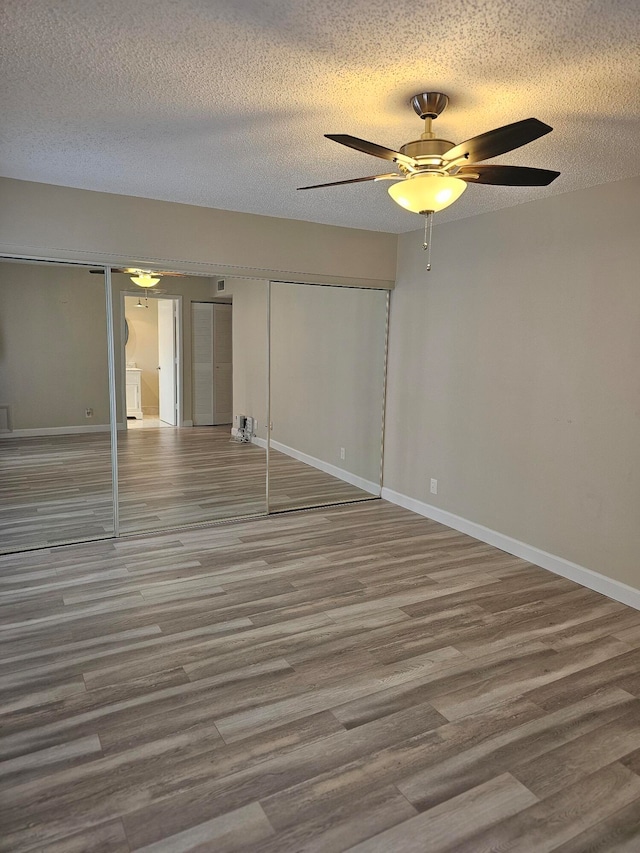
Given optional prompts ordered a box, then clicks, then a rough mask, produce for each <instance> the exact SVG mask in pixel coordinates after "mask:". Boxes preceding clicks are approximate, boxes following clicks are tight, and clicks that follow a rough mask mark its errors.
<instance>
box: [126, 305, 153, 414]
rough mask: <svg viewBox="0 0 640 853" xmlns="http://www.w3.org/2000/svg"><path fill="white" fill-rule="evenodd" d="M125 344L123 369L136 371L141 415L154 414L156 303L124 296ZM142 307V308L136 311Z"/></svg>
mask: <svg viewBox="0 0 640 853" xmlns="http://www.w3.org/2000/svg"><path fill="white" fill-rule="evenodd" d="M124 303H125V317H126V319H127V324H128V326H129V340H128V341H127V345H126V347H125V353H126V360H127V367H129V366H131V367H139V368H140V370H141V371H142V373H141V374H140V389H141V396H142V412H143V414H145V415H157V414H158V301H157V299H153V298H151V299H144V298H143V297H142V296H140V297H138V298H136V297H135V296H125V299H124ZM140 304H142V305H143V306H144V307H143V308H140V307H139V305H140Z"/></svg>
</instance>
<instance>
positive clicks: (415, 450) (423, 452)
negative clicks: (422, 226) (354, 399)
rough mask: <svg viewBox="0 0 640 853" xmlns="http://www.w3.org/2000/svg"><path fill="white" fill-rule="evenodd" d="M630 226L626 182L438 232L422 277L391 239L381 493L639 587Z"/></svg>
mask: <svg viewBox="0 0 640 853" xmlns="http://www.w3.org/2000/svg"><path fill="white" fill-rule="evenodd" d="M476 191H477V192H491V191H492V190H491V188H490V187H486V188H477V189H476V188H472V189H471V190H470V192H476ZM639 222H640V179H635V180H629V181H621V182H618V183H614V184H607V185H603V186H599V187H594V188H592V189H588V190H582V191H579V192H575V193H569V194H566V195H560V196H554V197H551V198H548V199H545V200H541V201H537V202H532V203H530V204H525V205H520V206H518V207H515V208H510V209H508V210H502V211H498V212H494V213H489V214H485V215H482V216H478V217H474V218H472V219H466V220H462V221H459V222H454V223H450V224H446V225H443V226H440V227H436V228H435V229H434V244H433V259H432V263H433V271H432V272H431V273H426V272H425V261H424V253H423V252H422V249H421V243H422V239H421V235H420V233H418V232H414V233H411V234H405V235H403V236H402V237H401V239H400V243H399V258H398V275H397V285H396V290H395V291H394V292H393V294H392V298H391V330H390V354H389V356H390V360H389V380H388V407H387V434H386V448H385V475H384V483H385V486H386V487H388V488H390V489H393V490H395V491H398V492H400V493H402V494H405V495H408V496H410V497H413V498H416V499H418V500H421V501H424V502H426V503H429V504H432V505H435V506H437V507H439V508H442V509H444V510H447V511H449V512H452V513H455V514H456V515H459V516H462V517H464V518H466V519H470V520H471V521H474V522H477V523H479V524H482V525H485V526H486V527H489V528H492V529H494V530H497V531H499V532H501V533H504V534H507V535H509V536H511V537H514V538H515V539H518V540H520V541H523V542H526V543H528V544H530V545H533V546H535V547H537V548H540V549H542V550H544V551H548V552H551V553H552V554H555V555H558V556H560V557H564V558H565V559H568V560H571V561H573V562H576V563H578V564H580V565H582V566H586V567H587V568H590V569H593V570H595V571H597V572H600V573H602V574H604V575H607V576H609V577H611V578H614V579H616V580H619V581H623V582H625V583H628V584H630V585H632V586H634V587H640V524H639V523H638V518H639V515H640V277H639V275H638V260H637V257H636V256H637V243H638V223H639ZM431 477H435V478H437V479H438V486H439V493H438V495H437V496H434V495H431V494H430V493H429V480H430V478H431Z"/></svg>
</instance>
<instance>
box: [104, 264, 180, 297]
mask: <svg viewBox="0 0 640 853" xmlns="http://www.w3.org/2000/svg"><path fill="white" fill-rule="evenodd" d="M89 272H90V273H93V274H94V275H103V274H104V270H89ZM111 272H112V273H114V272H115V273H121V274H122V275H136V274H137V273H140V272H149V273H150V274H151V275H154V276H156V275H157V276H160V277H163V276H175V277H176V278H184V277H185V276H187V275H189V273H186V272H164V271H157V270H139V269H137V268H135V269H134V268H133V267H126V268H125V267H111ZM157 292H158V291H156V293H157Z"/></svg>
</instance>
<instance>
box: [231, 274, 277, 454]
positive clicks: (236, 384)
mask: <svg viewBox="0 0 640 853" xmlns="http://www.w3.org/2000/svg"><path fill="white" fill-rule="evenodd" d="M225 293H227V294H231V296H232V299H233V302H232V341H233V414H234V426H236V416H237V415H248V416H250V417H252V418H254V419H257V421H258V428H257V430H256V435H257V436H258V437H259V438H262V439H265V440H266V438H267V301H268V299H267V297H268V282H267V281H263V280H260V279H225Z"/></svg>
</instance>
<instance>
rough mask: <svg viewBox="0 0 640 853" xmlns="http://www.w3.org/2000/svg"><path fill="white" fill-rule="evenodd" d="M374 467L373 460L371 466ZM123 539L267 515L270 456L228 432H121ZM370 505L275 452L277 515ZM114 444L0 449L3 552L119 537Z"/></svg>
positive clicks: (19, 443) (90, 436)
mask: <svg viewBox="0 0 640 853" xmlns="http://www.w3.org/2000/svg"><path fill="white" fill-rule="evenodd" d="M375 464H377V460H376V461H375V462H374V467H375ZM118 483H119V513H120V532H121V533H124V534H128V533H136V532H140V531H145V530H167V529H171V528H175V527H180V526H184V525H188V524H198V523H202V522H209V521H218V520H221V519H228V518H236V517H242V516H250V515H260V514H264V513H265V511H266V495H265V491H266V452H265V450H264V449H262V448H260V447H258V446H257V445H254V444H238V443H236V442H232V441H231V440H230V428H229V427H228V426H223V427H191V428H189V427H187V428H181V429H175V428H171V427H169V428H158V429H131V430H126V431H124V432H121V433H119V434H118ZM368 498H371V495H370V494H368V493H367V492H363V491H362V490H361V489H358V488H356V487H355V486H352V485H350V484H349V483H346V482H343V481H341V480H337V479H336V478H335V477H332V476H330V475H329V474H325V473H324V472H323V471H319V470H317V469H316V468H312V467H310V466H309V465H305V464H304V463H302V462H299V461H297V460H296V459H292V458H291V457H289V456H285V455H284V454H283V453H279V452H277V451H274V450H272V451H271V476H270V503H271V509H272V510H275V511H281V510H284V509H292V508H293V509H295V508H300V507H303V506H310V505H320V506H322V505H326V504H331V503H340V502H345V501H357V500H364V499H368ZM112 501H113V499H112V494H111V456H110V440H109V436H108V435H107V434H105V433H84V434H79V435H61V436H44V437H26V438H22V437H21V438H5V439H3V440H2V441H0V552H7V551H19V550H24V549H26V548H38V547H47V546H48V545H52V544H58V543H60V542H70V541H76V542H77V541H82V540H84V541H86V540H91V539H104V538H107V537H109V536H113V503H112Z"/></svg>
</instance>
